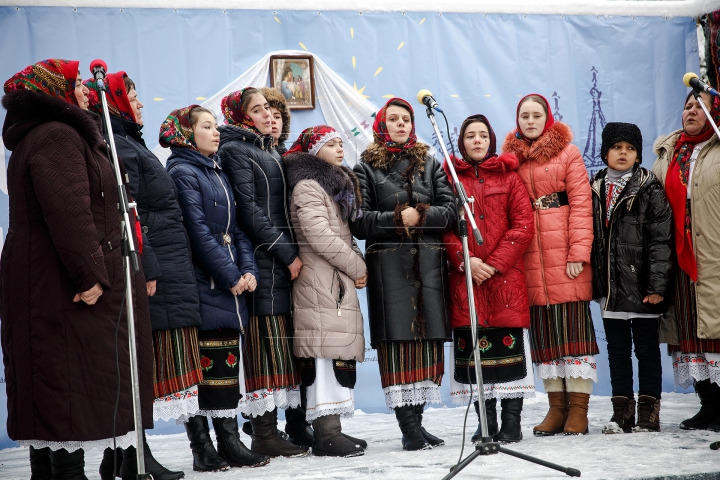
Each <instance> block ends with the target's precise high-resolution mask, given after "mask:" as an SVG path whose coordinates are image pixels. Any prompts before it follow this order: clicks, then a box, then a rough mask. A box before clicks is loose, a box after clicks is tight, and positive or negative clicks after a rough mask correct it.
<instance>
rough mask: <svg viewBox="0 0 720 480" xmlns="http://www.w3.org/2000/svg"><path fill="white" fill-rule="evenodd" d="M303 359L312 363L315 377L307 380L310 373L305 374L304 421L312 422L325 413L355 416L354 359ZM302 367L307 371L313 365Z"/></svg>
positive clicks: (344, 416) (345, 416) (348, 416)
mask: <svg viewBox="0 0 720 480" xmlns="http://www.w3.org/2000/svg"><path fill="white" fill-rule="evenodd" d="M301 360H303V361H305V363H310V362H312V379H310V378H307V380H308V381H306V377H308V375H305V374H303V385H306V386H307V406H306V408H305V420H306V421H307V422H312V421H314V420H315V419H317V418H318V417H322V416H324V415H340V416H341V417H342V418H352V416H353V414H354V412H355V394H354V390H353V387H354V386H355V361H350V362H348V361H345V360H331V359H329V358H306V359H301ZM303 370H304V373H305V372H309V371H310V368H305V369H303ZM350 370H352V371H350ZM310 380H311V381H310Z"/></svg>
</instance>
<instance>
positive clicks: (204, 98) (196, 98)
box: [195, 97, 207, 100]
mask: <svg viewBox="0 0 720 480" xmlns="http://www.w3.org/2000/svg"><path fill="white" fill-rule="evenodd" d="M195 100H207V97H195Z"/></svg>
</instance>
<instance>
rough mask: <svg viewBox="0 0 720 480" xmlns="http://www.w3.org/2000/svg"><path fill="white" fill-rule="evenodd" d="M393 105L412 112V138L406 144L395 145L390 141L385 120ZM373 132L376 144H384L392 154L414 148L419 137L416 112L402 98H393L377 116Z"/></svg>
mask: <svg viewBox="0 0 720 480" xmlns="http://www.w3.org/2000/svg"><path fill="white" fill-rule="evenodd" d="M391 104H396V105H398V106H402V107H403V108H406V109H407V110H408V111H409V112H410V121H411V122H412V128H411V129H410V136H409V137H408V139H407V140H406V141H405V143H395V142H393V141H392V140H391V139H390V134H389V133H388V129H387V125H386V124H385V118H386V117H387V109H388V107H389V106H391ZM373 132H374V139H375V143H380V144H384V145H385V147H386V148H387V149H388V150H389V151H391V152H401V151H403V150H407V149H408V148H411V147H413V146H414V145H415V144H416V143H417V136H416V135H415V112H414V111H413V108H412V107H411V106H410V104H409V103H408V102H407V101H405V100H403V99H402V98H391V99H390V100H388V101H387V103H386V104H385V106H384V107H382V108H381V109H380V111H379V112H378V113H377V115H375V122H373Z"/></svg>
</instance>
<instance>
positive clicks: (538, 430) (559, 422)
mask: <svg viewBox="0 0 720 480" xmlns="http://www.w3.org/2000/svg"><path fill="white" fill-rule="evenodd" d="M548 403H550V410H548V413H547V415H545V419H544V420H543V421H542V422H541V423H540V425H535V427H533V435H535V436H536V437H546V436H550V435H555V434H558V433H560V432H562V431H563V428H564V426H565V421H566V418H567V412H566V409H565V406H566V404H565V392H550V393H548Z"/></svg>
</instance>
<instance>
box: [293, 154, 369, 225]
mask: <svg viewBox="0 0 720 480" xmlns="http://www.w3.org/2000/svg"><path fill="white" fill-rule="evenodd" d="M283 165H284V166H285V172H286V174H287V178H288V182H289V184H290V189H293V188H295V185H297V184H298V182H300V181H301V180H315V181H316V182H317V183H318V184H320V187H322V189H323V190H325V192H326V193H327V194H328V195H330V197H331V198H332V199H333V200H335V201H336V202H338V203H340V204H341V206H343V210H344V213H345V212H347V209H348V208H349V207H350V205H344V200H343V199H344V198H345V196H346V193H352V195H354V197H355V198H354V208H355V209H357V210H360V208H361V207H362V195H361V194H360V183H359V182H358V179H357V177H356V176H355V174H354V173H353V171H352V170H351V169H349V168H347V167H345V166H340V167H337V166H335V165H330V164H329V163H327V162H326V161H324V160H323V159H321V158H320V157H318V156H317V155H312V154H310V153H304V152H296V153H291V154H289V155H286V156H285V157H283Z"/></svg>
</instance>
